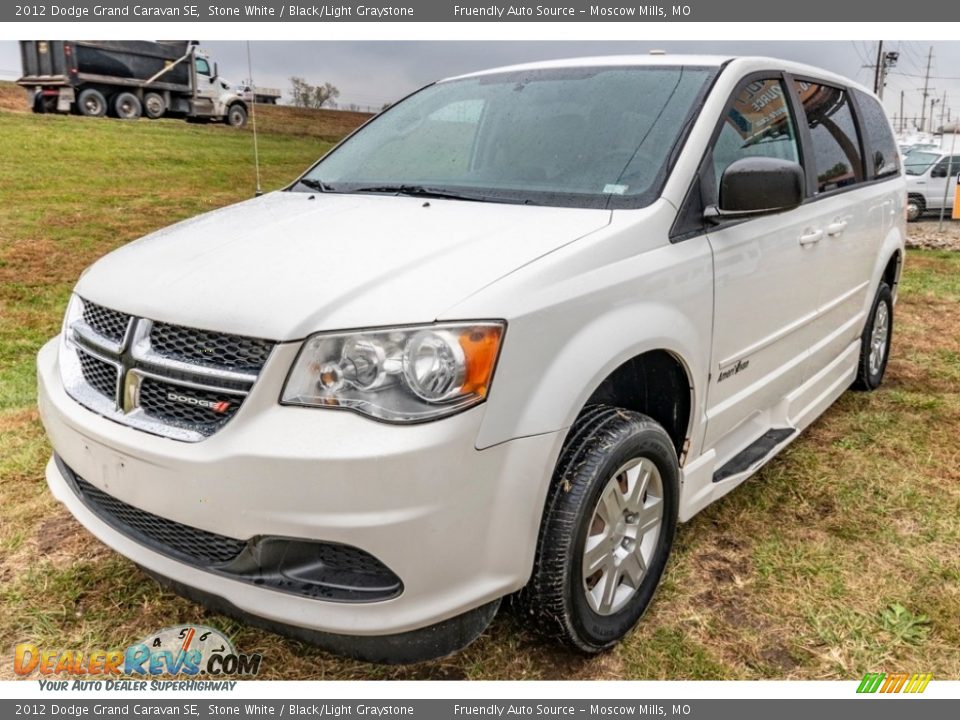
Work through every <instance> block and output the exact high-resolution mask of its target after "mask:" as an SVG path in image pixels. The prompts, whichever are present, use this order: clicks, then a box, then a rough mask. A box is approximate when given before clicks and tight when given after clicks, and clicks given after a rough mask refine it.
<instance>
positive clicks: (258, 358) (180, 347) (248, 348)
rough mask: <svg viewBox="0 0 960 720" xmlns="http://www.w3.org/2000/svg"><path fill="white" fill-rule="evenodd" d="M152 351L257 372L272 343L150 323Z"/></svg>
mask: <svg viewBox="0 0 960 720" xmlns="http://www.w3.org/2000/svg"><path fill="white" fill-rule="evenodd" d="M150 345H151V347H152V348H153V351H154V352H155V353H157V354H158V355H162V356H163V357H167V358H173V359H175V360H180V361H182V362H188V363H196V364H197V365H208V366H212V367H225V368H230V369H235V370H247V371H251V370H252V371H254V372H257V371H259V370H260V368H262V367H263V364H264V363H265V362H266V361H267V356H268V355H269V354H270V351H271V350H272V349H273V343H270V342H266V341H264V340H258V339H256V338H249V337H243V336H240V335H225V334H222V333H213V332H208V331H206V330H194V329H193V328H185V327H180V326H179V325H168V324H167V323H159V322H158V323H154V324H153V329H152V330H151V331H150Z"/></svg>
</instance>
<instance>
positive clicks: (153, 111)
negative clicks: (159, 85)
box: [143, 92, 167, 120]
mask: <svg viewBox="0 0 960 720" xmlns="http://www.w3.org/2000/svg"><path fill="white" fill-rule="evenodd" d="M166 111H167V103H166V102H165V101H164V99H163V96H162V95H159V94H157V93H153V92H149V93H147V94H146V95H144V96H143V114H144V115H146V116H147V117H148V118H150V119H151V120H156V119H157V118H159V117H163V114H164V113H165V112H166Z"/></svg>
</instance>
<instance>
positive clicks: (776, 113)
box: [713, 80, 800, 188]
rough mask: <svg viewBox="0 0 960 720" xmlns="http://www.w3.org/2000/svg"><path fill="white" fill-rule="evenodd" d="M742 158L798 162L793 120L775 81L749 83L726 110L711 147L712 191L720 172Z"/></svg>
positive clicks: (718, 181)
mask: <svg viewBox="0 0 960 720" xmlns="http://www.w3.org/2000/svg"><path fill="white" fill-rule="evenodd" d="M745 157H772V158H779V159H781V160H792V161H793V162H799V160H800V156H799V153H798V152H797V139H796V132H795V131H794V123H793V118H792V117H791V116H790V107H789V105H788V104H787V101H786V96H785V94H784V88H783V84H782V83H781V82H780V81H779V80H757V81H754V82H751V83H749V84H748V85H746V86H745V87H744V88H743V89H741V90H740V91H739V92H738V93H737V96H736V97H735V98H734V99H733V101H732V102H731V103H730V105H729V106H728V107H727V111H726V114H725V116H724V122H723V125H722V127H721V129H720V134H719V135H718V136H717V141H716V143H715V144H714V146H713V171H714V180H715V181H716V184H715V187H718V188H719V187H720V177H721V176H722V175H723V171H724V170H726V169H727V168H728V167H729V166H730V164H731V163H733V162H734V161H736V160H740V159H741V158H745Z"/></svg>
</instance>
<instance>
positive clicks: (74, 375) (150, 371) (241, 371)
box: [60, 298, 275, 442]
mask: <svg viewBox="0 0 960 720" xmlns="http://www.w3.org/2000/svg"><path fill="white" fill-rule="evenodd" d="M73 302H75V303H82V306H79V307H78V308H77V309H71V310H70V311H68V320H67V322H68V326H67V328H66V332H65V338H64V348H63V352H61V362H60V366H61V372H62V374H63V379H64V386H65V388H66V390H67V392H68V393H69V394H70V395H71V396H72V397H73V398H74V399H75V400H77V401H78V402H80V403H81V404H83V405H85V406H87V407H88V408H90V409H91V410H94V411H95V412H98V413H100V414H101V415H104V416H105V417H108V418H110V419H112V420H116V421H117V422H120V423H123V424H125V425H130V426H133V427H136V428H138V429H140V430H145V431H147V432H151V433H153V434H155V435H163V436H165V437H170V438H174V439H177V440H185V441H189V442H196V441H198V440H202V439H204V438H206V437H209V436H210V435H212V434H213V433H215V432H217V431H218V430H219V429H220V428H222V427H223V426H224V425H225V424H226V423H227V422H229V421H230V419H231V418H232V417H234V415H236V413H237V411H238V410H239V409H240V407H241V405H242V404H243V402H244V400H245V399H246V397H247V395H248V393H249V392H250V390H251V389H252V387H253V384H254V382H255V381H256V379H257V376H258V375H259V372H260V370H261V369H262V368H263V365H264V364H265V363H266V361H267V358H268V357H269V355H270V352H271V351H272V350H273V347H274V345H275V343H274V342H272V341H270V340H262V339H259V338H249V337H243V336H239V335H231V334H227V333H215V332H211V331H209V330H197V329H193V328H186V327H181V326H178V325H170V324H167V323H160V322H154V321H153V320H149V319H146V318H136V317H132V316H130V315H127V314H124V313H121V312H118V311H116V310H111V309H109V308H105V307H101V306H99V305H96V304H94V303H91V302H88V301H86V300H81V299H80V298H75V300H74V301H73ZM74 307H75V306H73V305H72V306H71V308H74Z"/></svg>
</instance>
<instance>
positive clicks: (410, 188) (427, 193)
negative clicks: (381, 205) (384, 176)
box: [349, 185, 487, 202]
mask: <svg viewBox="0 0 960 720" xmlns="http://www.w3.org/2000/svg"><path fill="white" fill-rule="evenodd" d="M349 192H355V193H383V194H396V195H409V196H411V197H425V198H444V199H447V200H469V201H471V202H486V200H487V198H484V197H482V196H479V195H464V194H462V193H458V192H453V191H452V190H441V189H439V188H429V187H425V186H424V185H371V186H369V187H358V188H353V189H352V190H350V191H349Z"/></svg>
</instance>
